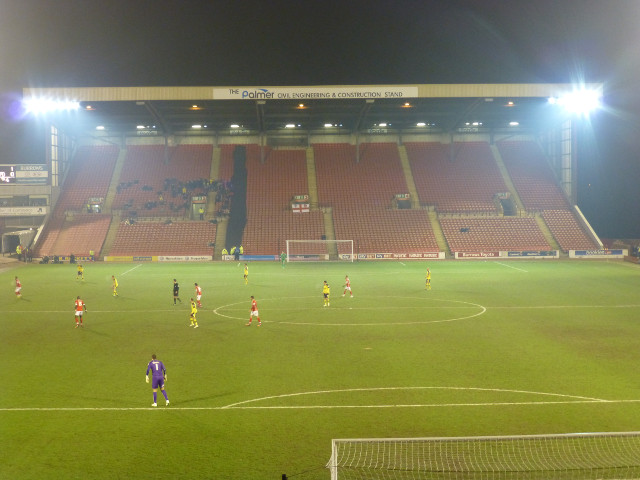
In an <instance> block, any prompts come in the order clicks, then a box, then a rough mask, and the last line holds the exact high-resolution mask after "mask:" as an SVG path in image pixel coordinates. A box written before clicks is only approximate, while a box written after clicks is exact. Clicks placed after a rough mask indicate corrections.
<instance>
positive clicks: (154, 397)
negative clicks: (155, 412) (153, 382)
mask: <svg viewBox="0 0 640 480" xmlns="http://www.w3.org/2000/svg"><path fill="white" fill-rule="evenodd" d="M153 403H158V392H153Z"/></svg>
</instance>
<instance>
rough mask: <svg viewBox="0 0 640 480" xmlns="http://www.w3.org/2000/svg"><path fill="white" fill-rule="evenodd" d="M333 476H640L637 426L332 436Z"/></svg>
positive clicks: (529, 479)
mask: <svg viewBox="0 0 640 480" xmlns="http://www.w3.org/2000/svg"><path fill="white" fill-rule="evenodd" d="M327 468H329V470H330V471H331V479H332V480H352V479H358V480H360V479H371V480H374V479H385V480H386V479H389V480H396V479H397V480H414V479H420V480H422V479H428V480H445V479H446V480H449V479H465V480H476V479H477V480H480V479H482V480H492V479H501V480H509V479H518V480H521V479H526V480H533V479H550V478H553V479H594V480H595V479H631V478H634V479H639V478H640V432H617V433H572V434H553V435H522V436H492V437H486V436H485V437H425V438H380V439H375V438H372V439H334V440H332V448H331V459H330V460H329V462H328V464H327Z"/></svg>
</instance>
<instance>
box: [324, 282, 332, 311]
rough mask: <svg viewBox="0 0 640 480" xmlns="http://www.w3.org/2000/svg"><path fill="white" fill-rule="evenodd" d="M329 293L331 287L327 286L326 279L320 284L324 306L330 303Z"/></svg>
mask: <svg viewBox="0 0 640 480" xmlns="http://www.w3.org/2000/svg"><path fill="white" fill-rule="evenodd" d="M330 294H331V287H329V284H328V283H327V281H326V280H325V281H324V285H323V286H322V296H323V297H324V306H325V307H328V306H329V305H331V304H330V303H329V295H330Z"/></svg>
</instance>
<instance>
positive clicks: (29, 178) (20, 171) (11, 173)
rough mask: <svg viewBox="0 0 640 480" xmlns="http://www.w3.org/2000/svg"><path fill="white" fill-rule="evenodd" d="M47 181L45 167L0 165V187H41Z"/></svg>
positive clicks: (47, 174)
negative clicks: (16, 185)
mask: <svg viewBox="0 0 640 480" xmlns="http://www.w3.org/2000/svg"><path fill="white" fill-rule="evenodd" d="M48 179H49V170H48V169H47V166H46V165H17V164H13V165H11V164H10V165H0V185H15V184H18V185H42V184H46V183H47V180H48Z"/></svg>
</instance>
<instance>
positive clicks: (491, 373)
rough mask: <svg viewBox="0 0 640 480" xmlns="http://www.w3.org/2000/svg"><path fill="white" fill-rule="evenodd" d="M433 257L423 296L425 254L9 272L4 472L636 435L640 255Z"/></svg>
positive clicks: (157, 474) (78, 474) (4, 281)
mask: <svg viewBox="0 0 640 480" xmlns="http://www.w3.org/2000/svg"><path fill="white" fill-rule="evenodd" d="M428 265H429V266H430V267H431V271H432V274H433V278H432V284H433V288H432V290H431V291H425V290H424V273H425V270H426V266H427V264H426V263H423V262H415V263H413V262H408V263H405V264H402V263H399V262H388V263H382V262H381V263H355V264H290V265H287V267H286V268H285V269H282V268H281V267H280V265H279V264H277V263H252V264H250V274H249V285H248V286H245V285H244V282H243V279H242V268H241V267H238V266H237V264H236V263H227V264H221V263H215V264H213V263H210V264H143V265H137V264H102V263H96V264H90V265H87V266H86V269H85V278H86V280H85V281H84V282H80V281H78V280H77V279H76V278H75V277H76V275H75V268H74V266H72V265H24V266H20V267H19V268H15V269H12V270H5V271H2V272H0V287H1V289H0V301H1V302H2V307H1V312H2V313H1V316H0V331H1V333H0V366H1V372H2V373H1V377H0V378H1V380H2V381H1V383H0V478H2V479H4V478H7V479H9V478H10V479H31V478H33V479H42V478H47V479H49V478H61V479H74V478H78V479H87V478H92V479H117V478H122V479H131V478H135V479H147V478H149V479H151V478H176V479H251V480H263V479H264V480H267V479H280V478H281V475H282V474H283V473H286V474H288V475H289V476H290V477H293V478H299V479H300V480H315V479H327V478H329V474H328V471H327V470H326V469H325V468H324V465H325V464H326V462H327V461H328V459H329V456H330V447H331V439H332V438H358V437H424V436H468V435H516V434H540V433H567V432H587V431H630V430H640V380H639V376H638V364H640V353H639V349H638V338H640V300H639V299H638V292H639V291H640V268H639V267H638V266H634V265H631V264H628V263H623V262H617V261H614V262H600V261H593V262H590V261H538V262H535V261H511V262H498V261H479V262H475V261H473V262H464V261H443V262H431V263H429V264H428ZM346 273H348V274H349V276H350V277H351V281H352V286H353V291H354V295H355V297H354V298H353V299H350V298H342V297H341V294H342V285H343V279H344V275H345V274H346ZM16 274H17V275H19V277H20V279H21V280H22V283H23V297H24V298H23V299H21V300H17V299H16V298H14V297H15V296H14V294H13V279H14V276H15V275H16ZM112 274H115V275H116V277H117V278H118V280H119V283H120V288H119V291H120V296H119V297H118V298H113V297H112V295H111V275H112ZM174 277H175V278H177V279H178V281H179V282H180V284H181V287H182V288H181V297H182V300H183V303H182V305H178V306H174V305H173V300H172V293H171V287H172V279H173V278H174ZM325 279H326V280H328V281H329V283H330V284H331V286H332V301H331V306H330V307H329V308H323V307H322V298H321V289H322V281H323V280H325ZM194 282H198V283H199V284H200V285H201V286H202V287H203V289H204V297H203V303H204V308H203V309H201V310H200V312H199V314H198V321H199V324H200V328H199V329H197V330H194V329H192V328H189V327H188V324H189V319H188V315H189V312H188V299H189V297H191V296H192V295H193V283H194ZM77 295H81V297H82V298H83V299H84V300H85V301H86V303H87V307H88V313H87V314H86V315H85V324H86V326H85V327H84V329H75V328H74V319H73V301H74V299H75V297H76V296H77ZM250 295H254V296H255V297H256V299H257V301H258V306H259V309H260V316H261V319H262V321H263V326H262V327H260V328H257V327H256V326H255V325H254V326H252V327H250V328H247V327H245V323H246V321H247V320H248V314H249V306H250V304H249V296H250ZM254 323H255V322H254ZM151 353H156V354H157V355H158V358H160V359H161V360H162V361H164V362H165V365H166V366H167V369H168V381H167V385H166V388H167V392H168V393H169V398H170V400H171V406H169V407H164V401H163V398H162V397H161V396H159V400H160V405H161V406H160V407H158V408H155V409H152V408H151V407H150V404H151V402H152V394H151V388H150V386H149V385H147V384H146V383H145V381H144V373H145V369H146V365H147V363H148V361H149V360H150V355H151ZM294 475H297V476H294Z"/></svg>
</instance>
